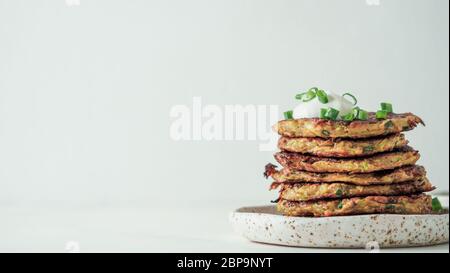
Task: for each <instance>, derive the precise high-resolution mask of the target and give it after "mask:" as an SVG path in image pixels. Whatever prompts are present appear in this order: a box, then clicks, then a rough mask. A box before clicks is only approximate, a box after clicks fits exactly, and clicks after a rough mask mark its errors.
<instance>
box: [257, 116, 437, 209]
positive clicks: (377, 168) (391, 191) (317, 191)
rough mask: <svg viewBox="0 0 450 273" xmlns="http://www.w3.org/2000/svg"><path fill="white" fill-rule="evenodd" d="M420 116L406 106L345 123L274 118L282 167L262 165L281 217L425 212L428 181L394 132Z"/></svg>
mask: <svg viewBox="0 0 450 273" xmlns="http://www.w3.org/2000/svg"><path fill="white" fill-rule="evenodd" d="M419 123H422V124H423V122H422V120H421V119H420V118H419V117H417V116H415V115H413V114H410V113H407V114H393V113H391V114H389V116H388V117H387V118H386V119H383V120H379V119H377V118H376V117H375V114H374V113H369V119H368V120H364V121H361V120H356V121H352V122H345V121H333V120H326V119H319V118H305V119H289V120H282V121H280V122H278V124H277V126H276V127H277V128H276V130H277V131H278V134H279V135H281V138H280V140H279V142H278V147H279V148H280V150H281V151H280V152H278V153H276V154H275V159H276V160H277V161H278V163H279V164H281V166H282V167H283V169H282V170H277V169H276V166H275V165H272V164H268V165H267V166H266V172H265V176H266V177H272V178H273V179H274V180H275V182H273V184H272V186H271V188H272V189H275V188H279V189H280V196H279V198H278V201H277V202H278V204H277V207H278V210H279V211H280V212H281V213H283V214H284V215H288V216H316V217H320V216H336V215H354V214H370V213H394V214H423V213H430V212H432V205H431V203H432V199H431V197H430V196H429V195H426V194H423V192H428V191H432V190H433V189H434V187H433V186H432V185H431V184H430V182H429V181H428V179H427V178H426V172H425V169H424V168H423V167H421V166H418V165H415V163H416V162H417V160H418V159H419V157H420V155H419V153H418V152H417V151H415V150H413V149H412V148H411V147H409V146H407V144H408V141H407V140H406V139H405V136H404V135H403V133H402V132H404V131H409V130H412V129H414V128H415V127H416V126H417V124H419Z"/></svg>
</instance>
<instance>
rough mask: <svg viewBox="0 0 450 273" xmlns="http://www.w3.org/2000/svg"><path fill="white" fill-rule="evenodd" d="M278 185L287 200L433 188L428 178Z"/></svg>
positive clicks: (356, 195)
mask: <svg viewBox="0 0 450 273" xmlns="http://www.w3.org/2000/svg"><path fill="white" fill-rule="evenodd" d="M277 187H280V198H281V199H284V200H289V201H313V200H320V199H335V198H350V197H361V196H371V195H384V196H391V195H410V194H417V193H422V192H428V191H432V190H434V187H433V185H431V183H430V181H428V179H426V178H424V179H422V180H417V181H411V182H404V183H397V184H390V185H389V184H386V185H371V186H358V185H353V184H346V183H308V184H292V183H286V184H284V183H273V184H272V188H273V189H274V188H277Z"/></svg>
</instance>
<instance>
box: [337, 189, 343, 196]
mask: <svg viewBox="0 0 450 273" xmlns="http://www.w3.org/2000/svg"><path fill="white" fill-rule="evenodd" d="M336 197H342V190H341V189H337V191H336Z"/></svg>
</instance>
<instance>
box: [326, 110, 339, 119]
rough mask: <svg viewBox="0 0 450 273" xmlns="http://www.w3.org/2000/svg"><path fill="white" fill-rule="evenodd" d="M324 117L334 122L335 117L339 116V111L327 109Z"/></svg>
mask: <svg viewBox="0 0 450 273" xmlns="http://www.w3.org/2000/svg"><path fill="white" fill-rule="evenodd" d="M325 116H326V117H327V118H328V119H331V120H336V119H337V117H338V116H339V110H336V109H334V108H331V107H329V108H328V109H327V112H326V113H325Z"/></svg>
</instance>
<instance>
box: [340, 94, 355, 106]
mask: <svg viewBox="0 0 450 273" xmlns="http://www.w3.org/2000/svg"><path fill="white" fill-rule="evenodd" d="M345 96H349V97H350V98H352V100H353V105H356V104H358V100H357V99H356V97H355V96H354V95H353V94H350V93H345V94H343V95H342V97H345Z"/></svg>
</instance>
